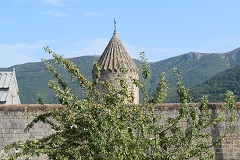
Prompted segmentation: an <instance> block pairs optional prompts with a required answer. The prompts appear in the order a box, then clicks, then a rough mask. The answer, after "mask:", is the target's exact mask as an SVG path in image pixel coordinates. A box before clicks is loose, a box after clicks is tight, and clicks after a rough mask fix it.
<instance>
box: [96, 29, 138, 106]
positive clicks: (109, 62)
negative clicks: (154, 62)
mask: <svg viewBox="0 0 240 160" xmlns="http://www.w3.org/2000/svg"><path fill="white" fill-rule="evenodd" d="M98 63H99V65H100V66H101V67H102V69H101V75H100V78H99V82H101V81H106V80H108V79H110V78H112V79H114V78H116V77H118V76H119V74H120V65H124V68H126V69H127V73H126V75H125V78H126V79H127V82H128V86H129V89H130V91H131V92H133V93H134V103H135V104H138V103H139V88H138V87H136V86H135V85H133V83H132V81H131V80H130V77H132V78H135V79H139V73H138V72H139V71H138V68H137V66H136V64H135V63H134V62H133V60H132V58H131V57H130V55H129V54H128V52H127V50H126V49H125V47H124V46H123V44H122V42H121V41H120V39H119V38H118V36H117V33H116V30H115V31H114V33H113V36H112V38H111V40H110V41H109V43H108V45H107V47H106V48H105V50H104V52H103V54H102V55H101V57H100V58H99V60H98ZM99 90H100V92H101V91H102V90H101V89H99Z"/></svg>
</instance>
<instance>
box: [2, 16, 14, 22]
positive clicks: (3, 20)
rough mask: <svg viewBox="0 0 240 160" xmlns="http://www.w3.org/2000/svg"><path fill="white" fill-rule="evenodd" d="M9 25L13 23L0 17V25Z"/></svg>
mask: <svg viewBox="0 0 240 160" xmlns="http://www.w3.org/2000/svg"><path fill="white" fill-rule="evenodd" d="M10 23H13V21H12V20H8V19H5V18H2V17H0V24H10Z"/></svg>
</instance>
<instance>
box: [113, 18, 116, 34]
mask: <svg viewBox="0 0 240 160" xmlns="http://www.w3.org/2000/svg"><path fill="white" fill-rule="evenodd" d="M113 22H114V32H116V20H115V18H114V21H113Z"/></svg>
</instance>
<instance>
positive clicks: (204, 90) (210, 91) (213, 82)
mask: <svg viewBox="0 0 240 160" xmlns="http://www.w3.org/2000/svg"><path fill="white" fill-rule="evenodd" d="M226 90H230V91H232V92H233V93H234V95H236V96H235V97H236V100H237V101H240V65H239V66H237V67H234V68H231V69H227V70H225V71H223V72H221V73H218V74H217V75H215V76H213V77H211V78H210V79H208V80H206V81H205V82H203V83H202V84H200V85H196V86H194V87H192V88H191V92H192V93H193V96H194V99H195V100H199V98H200V97H202V96H203V95H207V96H208V98H209V101H211V102H220V101H222V100H223V97H224V95H225V92H226Z"/></svg>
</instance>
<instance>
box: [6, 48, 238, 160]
mask: <svg viewBox="0 0 240 160" xmlns="http://www.w3.org/2000/svg"><path fill="white" fill-rule="evenodd" d="M45 50H46V51H47V52H48V53H49V54H51V55H52V56H53V58H54V59H55V61H56V63H57V64H60V65H61V66H63V67H64V68H65V69H66V70H67V71H68V72H69V73H70V74H71V76H72V77H71V78H72V79H75V80H77V82H78V84H79V85H80V87H81V88H82V90H83V93H84V94H83V95H84V98H83V99H79V98H78V97H77V96H76V95H75V94H74V92H73V91H72V90H71V89H70V88H69V87H68V84H67V83H66V82H65V81H63V79H62V77H61V74H59V73H58V72H57V70H56V69H55V67H54V66H53V65H52V64H51V63H49V62H45V65H46V67H47V69H48V70H49V71H51V73H52V74H53V76H54V77H55V79H56V80H55V81H54V80H51V81H50V82H49V87H50V89H51V90H52V91H54V92H55V93H56V97H57V99H58V100H59V102H60V103H61V104H62V107H61V108H59V109H58V110H51V109H50V108H47V106H45V105H44V104H43V106H44V107H46V110H47V111H46V112H45V113H44V114H41V115H39V116H37V117H35V118H34V119H33V121H32V122H31V123H30V124H29V125H28V126H27V127H26V131H28V130H29V129H31V128H32V127H33V126H34V124H35V123H38V122H39V121H42V122H44V123H46V124H48V125H50V126H51V128H52V129H54V130H55V132H54V133H52V134H50V135H49V136H47V137H43V138H41V139H33V140H31V139H29V140H27V141H26V142H16V143H13V144H11V145H9V146H7V147H6V149H12V148H15V149H17V150H18V151H19V152H18V153H16V155H15V156H14V157H11V158H10V159H15V158H17V157H20V156H23V155H28V156H32V155H40V154H46V155H47V156H48V157H49V158H50V159H164V160H167V159H169V160H171V159H189V158H191V157H192V158H197V159H210V158H213V153H212V152H211V150H209V148H210V147H212V146H213V145H216V144H218V143H219V142H220V141H221V140H222V138H223V136H225V135H219V137H215V138H211V135H212V134H211V128H212V127H213V126H214V125H216V124H218V123H220V122H225V123H226V124H229V127H231V125H232V122H233V121H234V119H235V116H234V114H232V112H234V109H235V101H234V100H233V96H232V93H231V92H227V98H226V100H225V105H224V108H223V110H222V112H221V113H223V112H224V111H225V110H229V111H230V112H231V114H219V115H218V116H216V117H214V118H212V117H211V114H212V112H211V109H210V108H208V101H207V99H206V97H203V98H202V101H201V102H200V103H199V104H192V106H189V102H191V101H190V99H191V98H190V96H189V93H188V89H187V88H186V87H185V86H184V85H183V82H182V79H181V74H180V72H179V71H178V70H177V69H174V70H173V73H174V75H175V77H176V80H177V93H178V95H179V99H180V102H181V107H180V108H179V110H178V114H176V115H175V116H173V117H168V118H167V119H163V115H161V114H160V115H159V114H157V112H155V106H154V105H156V104H160V103H162V101H163V100H164V98H165V97H166V93H167V88H168V83H167V80H166V79H165V73H161V74H160V77H159V81H158V85H157V88H156V92H155V93H154V94H153V96H149V95H148V93H147V90H146V88H145V86H144V85H143V84H142V83H140V81H138V80H137V79H133V78H132V79H131V80H132V82H133V83H134V84H135V85H136V86H137V87H139V88H140V91H142V92H143V93H144V95H145V99H144V102H143V104H144V105H145V106H141V105H135V104H132V102H133V97H132V93H131V91H130V90H129V86H128V83H127V80H126V79H125V78H124V77H125V72H122V73H121V74H122V75H121V76H119V77H118V78H117V81H116V79H110V80H108V81H105V82H101V85H102V87H103V89H104V92H103V93H99V91H98V89H97V85H99V83H98V78H99V75H100V66H98V64H97V63H94V67H93V68H94V71H93V72H92V73H93V76H92V77H93V82H90V81H88V80H87V79H86V78H85V77H84V76H83V75H82V74H81V73H80V71H79V69H78V68H77V67H76V66H75V65H74V64H73V63H72V62H70V61H69V60H66V59H64V58H63V57H61V56H59V55H58V54H56V53H54V52H52V50H50V49H49V48H48V47H46V48H45ZM141 56H142V57H141V58H142V60H143V63H142V66H143V71H142V73H143V78H145V79H146V78H148V77H149V71H148V69H149V67H148V66H147V62H146V61H145V60H146V59H145V55H143V54H142V55H141ZM122 67H124V66H122ZM121 70H122V71H125V69H124V68H123V69H121ZM160 121H161V123H160ZM164 121H165V122H164ZM228 129H229V128H227V130H226V131H228ZM226 133H227V132H226ZM211 140H212V141H211Z"/></svg>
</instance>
